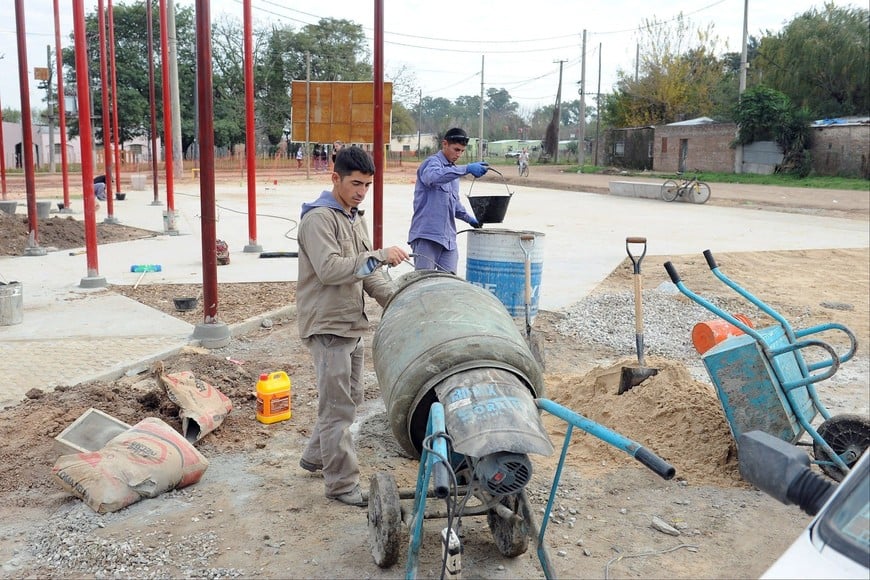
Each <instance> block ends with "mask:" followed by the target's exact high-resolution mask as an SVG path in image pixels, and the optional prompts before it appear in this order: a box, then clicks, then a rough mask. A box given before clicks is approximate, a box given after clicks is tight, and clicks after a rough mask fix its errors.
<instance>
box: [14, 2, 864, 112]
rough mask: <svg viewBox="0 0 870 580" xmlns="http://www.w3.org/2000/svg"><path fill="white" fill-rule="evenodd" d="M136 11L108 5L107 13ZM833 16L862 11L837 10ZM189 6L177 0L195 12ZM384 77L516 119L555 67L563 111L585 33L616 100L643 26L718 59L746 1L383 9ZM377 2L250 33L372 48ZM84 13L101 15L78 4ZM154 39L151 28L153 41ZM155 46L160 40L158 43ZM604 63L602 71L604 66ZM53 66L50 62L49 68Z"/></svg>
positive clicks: (573, 87)
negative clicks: (307, 34) (358, 28)
mask: <svg viewBox="0 0 870 580" xmlns="http://www.w3.org/2000/svg"><path fill="white" fill-rule="evenodd" d="M747 1H748V6H749V18H748V31H749V34H750V35H754V36H760V35H761V33H762V32H763V31H768V30H769V31H772V32H774V33H775V32H778V31H780V30H781V29H782V28H783V26H784V25H785V24H786V23H788V22H789V21H790V20H792V19H793V18H794V17H795V16H797V15H799V14H802V13H803V12H805V11H807V10H809V9H811V8H816V9H818V10H821V9H822V7H823V0H819V1H815V0H787V1H786V0H747ZM21 3H22V4H23V5H24V6H25V8H24V12H25V14H24V19H25V30H26V43H27V64H28V70H29V73H28V77H29V79H30V80H29V84H30V103H31V106H32V107H35V108H44V106H45V104H44V103H43V102H42V99H43V98H44V91H43V90H40V89H37V88H36V87H37V82H36V81H35V80H33V68H34V67H45V66H46V63H47V61H46V59H47V56H46V46H47V45H48V44H51V45H52V47H53V46H54V17H53V0H26V2H21ZM124 3H132V0H115V1H114V5H116V6H117V5H119V4H124ZM834 3H835V4H836V5H837V6H844V7H845V6H860V4H855V3H854V2H844V1H841V0H835V2H834ZM195 4H196V3H195V0H176V5H177V6H195ZM383 4H384V31H385V35H384V41H385V43H384V53H383V58H384V68H385V70H386V73H387V75H388V76H389V74H390V73H391V72H393V71H396V70H399V69H400V68H402V67H404V68H405V70H406V71H407V72H409V73H411V74H412V75H413V79H414V83H413V84H414V85H415V86H417V87H418V88H419V90H420V91H421V92H422V96H423V97H432V98H437V97H443V98H446V99H449V100H451V101H452V100H455V99H456V98H457V97H459V96H466V95H470V96H475V95H480V93H481V82H483V88H484V91H485V90H487V89H489V88H504V89H506V90H507V91H508V93H509V94H510V95H511V97H512V98H513V100H514V101H516V102H517V103H519V105H520V112H521V113H528V112H531V111H532V110H534V109H536V108H537V107H540V106H542V105H550V104H553V103H555V100H556V95H557V91H558V85H559V69H560V61H561V66H562V101H563V102H565V101H571V100H574V99H577V98H579V94H578V89H579V83H580V78H581V60H582V59H581V54H582V35H583V30H584V29H585V30H586V79H587V81H586V86H587V91H586V92H587V98H586V102H587V104H589V103H590V102H591V100H592V97H591V96H590V95H594V93H596V92H597V90H598V85H599V78H600V86H601V92H602V93H608V92H611V90H612V87H613V85H614V84H615V83H616V81H617V78H618V76H617V75H618V71H619V70H620V69H621V70H623V71H626V72H628V73H630V74H633V71H634V66H635V55H636V47H637V42H638V39H639V37H638V34H637V29H638V27H639V26H641V25H642V24H643V23H644V22H645V21H647V20H656V21H659V22H665V21H672V20H673V19H674V18H675V17H676V16H677V15H679V14H680V13H682V14H683V15H684V17H685V18H686V19H688V20H689V21H690V23H691V29H692V30H697V29H700V28H707V26H708V25H710V24H712V25H713V33H714V34H715V35H716V36H717V37H718V38H719V46H720V49H721V52H739V51H740V46H741V39H742V34H743V13H744V0H700V1H698V0H658V1H657V2H649V1H648V0H608V1H604V2H594V3H593V2H581V1H579V0H545V1H542V2H541V3H540V4H537V3H536V2H533V1H529V0H522V1H519V0H502V1H501V2H495V1H493V0H465V2H432V1H431V0H430V1H425V2H424V1H421V0H384V2H383ZM14 5H15V2H13V0H3V1H2V2H0V55H2V57H3V58H2V59H0V102H2V105H3V107H12V108H15V109H18V108H19V107H20V102H21V98H20V88H19V82H18V78H19V73H18V48H17V42H18V41H17V38H16V15H15V9H14ZM59 5H60V28H61V44H62V45H63V46H68V45H69V43H70V40H69V34H70V32H71V31H72V27H73V22H72V1H71V0H60V2H59ZM374 5H375V3H374V2H364V1H361V0H329V1H328V2H294V1H292V0H251V6H252V14H253V19H254V26H255V28H265V27H268V26H271V25H272V24H273V23H285V24H288V25H290V26H292V27H293V28H301V27H302V26H304V25H306V24H315V23H317V21H318V20H319V19H320V18H329V17H331V18H344V19H347V20H351V21H353V22H356V23H358V24H361V25H362V27H363V30H364V32H365V34H366V37H367V39H368V41H369V48H370V50H372V46H373V44H372V43H373V37H374ZM84 6H85V12H86V13H90V12H93V11H95V10H96V6H97V2H96V1H95V0H85V3H84ZM210 7H211V8H210V10H211V16H212V21H213V22H214V21H215V20H217V19H218V18H219V17H220V16H221V15H222V14H226V15H228V16H230V17H233V18H236V19H237V20H238V21H239V22H241V21H242V14H243V3H242V0H211V2H210ZM157 33H158V31H157V30H155V35H157ZM155 42H158V43H159V37H158V36H155ZM599 60H600V62H601V66H600V67H599ZM52 66H54V63H53V62H52Z"/></svg>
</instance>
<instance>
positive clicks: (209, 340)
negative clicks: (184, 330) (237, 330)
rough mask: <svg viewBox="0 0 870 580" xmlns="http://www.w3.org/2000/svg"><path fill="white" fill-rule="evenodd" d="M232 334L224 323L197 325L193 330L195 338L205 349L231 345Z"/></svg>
mask: <svg viewBox="0 0 870 580" xmlns="http://www.w3.org/2000/svg"><path fill="white" fill-rule="evenodd" d="M231 337H232V333H231V332H230V327H229V326H227V325H226V324H224V323H223V322H215V323H211V324H205V323H201V324H197V325H196V326H195V327H194V328H193V338H194V340H198V341H199V343H200V345H202V347H203V348H221V347H224V346H226V345H228V344H229V343H230V338H231Z"/></svg>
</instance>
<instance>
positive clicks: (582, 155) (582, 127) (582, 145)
mask: <svg viewBox="0 0 870 580" xmlns="http://www.w3.org/2000/svg"><path fill="white" fill-rule="evenodd" d="M585 161H586V29H585V28H584V29H583V48H582V49H581V51H580V119H578V121H577V164H578V165H579V166H580V170H581V171H582V170H583V164H584V163H585Z"/></svg>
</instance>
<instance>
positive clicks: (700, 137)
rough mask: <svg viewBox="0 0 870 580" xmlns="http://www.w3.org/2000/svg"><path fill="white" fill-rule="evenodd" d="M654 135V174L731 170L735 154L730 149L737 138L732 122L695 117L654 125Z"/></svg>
mask: <svg viewBox="0 0 870 580" xmlns="http://www.w3.org/2000/svg"><path fill="white" fill-rule="evenodd" d="M654 133H655V136H654V140H653V150H652V154H653V158H654V162H653V169H655V170H656V171H661V172H666V173H674V172H677V171H681V172H689V173H690V172H692V171H696V170H697V171H716V172H721V173H731V172H733V171H734V155H735V151H734V149H733V148H732V147H731V144H732V143H733V142H734V138H735V136H736V135H737V125H735V124H734V123H718V122H716V121H715V120H713V119H711V118H709V117H699V118H697V119H689V120H687V121H680V122H677V123H669V124H667V125H657V126H656V127H655V131H654Z"/></svg>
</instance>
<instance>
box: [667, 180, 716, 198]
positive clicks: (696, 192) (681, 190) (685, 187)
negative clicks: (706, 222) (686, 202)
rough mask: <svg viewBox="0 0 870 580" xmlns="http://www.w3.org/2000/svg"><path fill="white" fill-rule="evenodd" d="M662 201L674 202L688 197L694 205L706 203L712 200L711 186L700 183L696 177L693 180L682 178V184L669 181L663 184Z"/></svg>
mask: <svg viewBox="0 0 870 580" xmlns="http://www.w3.org/2000/svg"><path fill="white" fill-rule="evenodd" d="M661 196H662V199H663V200H665V201H674V200H675V199H677V198H678V197H683V196H688V197H689V199H691V201H692V203H706V202H707V200H708V199H710V186H709V185H707V184H706V183H704V182H703V181H698V176H697V175H695V176H694V177H692V179H685V178H681V179H680V183H677V182H676V181H675V180H673V179H668V180H667V181H665V182H664V183H663V184H662V193H661Z"/></svg>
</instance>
